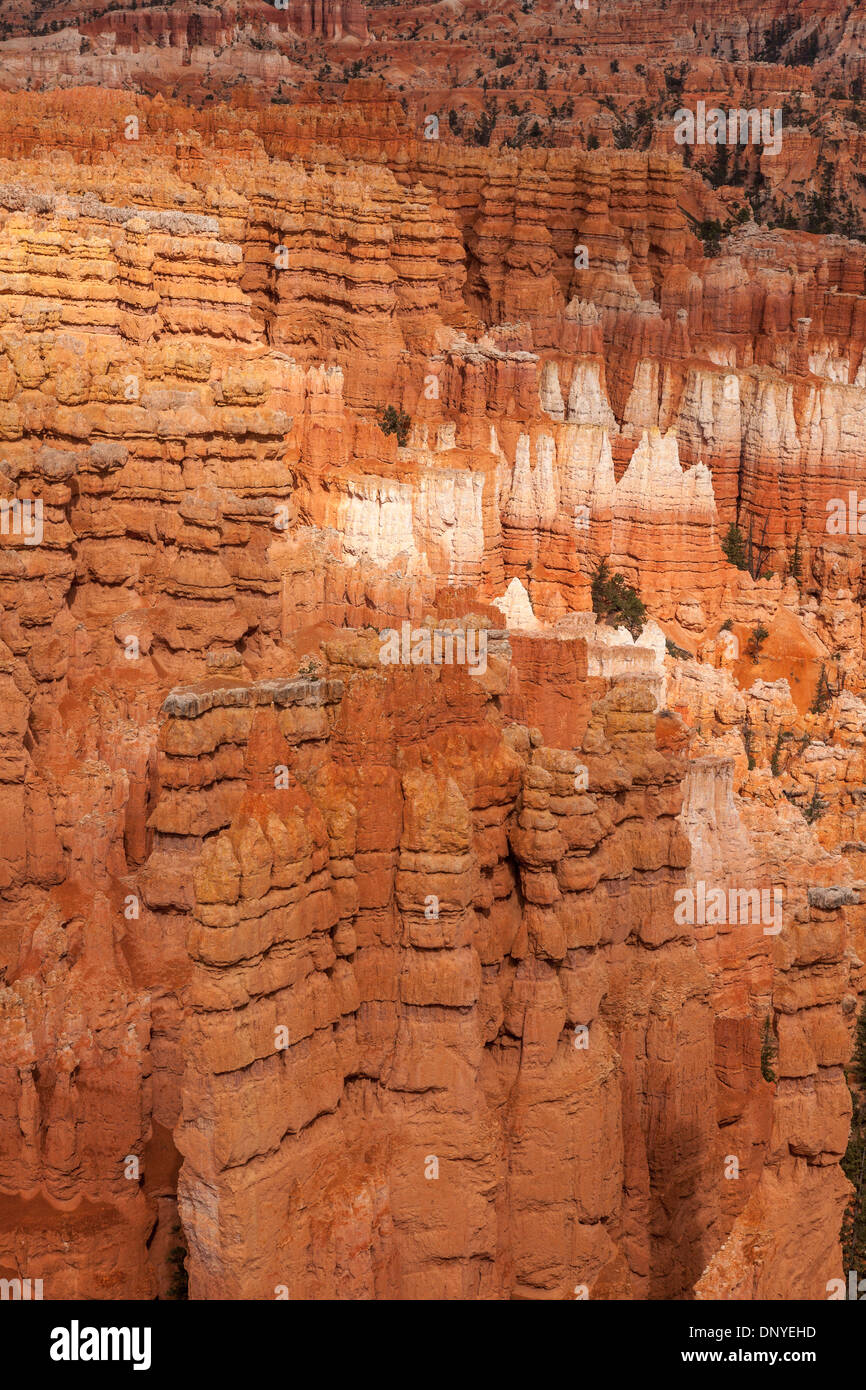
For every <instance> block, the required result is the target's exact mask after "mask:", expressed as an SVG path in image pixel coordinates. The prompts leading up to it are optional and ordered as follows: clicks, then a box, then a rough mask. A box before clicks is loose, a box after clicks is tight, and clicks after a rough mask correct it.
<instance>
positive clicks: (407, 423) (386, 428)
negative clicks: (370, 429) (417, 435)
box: [379, 405, 412, 449]
mask: <svg viewBox="0 0 866 1390" xmlns="http://www.w3.org/2000/svg"><path fill="white" fill-rule="evenodd" d="M411 425H412V420H411V418H410V417H409V416H408V415H407V414H406V412H405V410H400V409H399V408H398V407H397V406H393V405H386V406H385V409H384V410H383V411H382V412H381V414H380V416H379V429H380V430H381V431H382V433H383V434H396V436H397V443H398V444H399V445H400V448H401V449H402V448H403V447H404V445H405V444H406V442H407V441H408V439H409V430H410V428H411Z"/></svg>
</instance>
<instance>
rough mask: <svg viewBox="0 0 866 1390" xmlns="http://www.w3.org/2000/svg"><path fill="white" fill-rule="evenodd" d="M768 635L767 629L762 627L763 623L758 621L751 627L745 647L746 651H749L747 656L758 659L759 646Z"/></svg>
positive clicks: (753, 659) (754, 659) (759, 653)
mask: <svg viewBox="0 0 866 1390" xmlns="http://www.w3.org/2000/svg"><path fill="white" fill-rule="evenodd" d="M769 635H770V633H769V630H768V629H767V628H765V627H764V624H763V623H758V626H757V627H753V628H752V635H751V636H750V638H749V641H748V645H747V647H746V651H747V652H748V653H749V656H750V657H751V658H752V661H757V660H758V659H759V657H760V655H761V648H762V646H763V645H764V643H765V642H766V640H767V638H768V637H769Z"/></svg>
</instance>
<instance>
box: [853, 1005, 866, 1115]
mask: <svg viewBox="0 0 866 1390" xmlns="http://www.w3.org/2000/svg"><path fill="white" fill-rule="evenodd" d="M851 1080H852V1081H853V1082H854V1085H855V1086H859V1087H860V1088H861V1089H863V1090H866V1004H864V1005H863V1007H862V1009H861V1010H860V1017H859V1018H858V1020H857V1027H856V1028H855V1030H854V1051H853V1052H852V1054H851ZM864 1119H866V1115H864Z"/></svg>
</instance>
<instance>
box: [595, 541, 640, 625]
mask: <svg viewBox="0 0 866 1390" xmlns="http://www.w3.org/2000/svg"><path fill="white" fill-rule="evenodd" d="M590 594H591V596H592V607H593V611H594V612H595V614H596V615H597V616H598V617H600V618H602V619H604V621H605V622H607V623H609V624H613V623H614V622H617V623H622V625H623V627H626V628H628V630H629V632H630V633H631V635H632V637H637V636H638V635H639V634H640V632H641V630H642V628H643V625H644V623H645V621H646V606H645V604H644V603H643V601H642V599H641V597H640V595H639V594H638V591H637V589H635V588H634V586H633V585H631V584H627V583H626V579H625V575H623V574H611V573H610V568H609V566H608V562H607V560H606V559H604V557H602V558H601V559H600V560H599V562H598V565H597V567H596V569H595V571H594V573H593V576H592V582H591V585H590Z"/></svg>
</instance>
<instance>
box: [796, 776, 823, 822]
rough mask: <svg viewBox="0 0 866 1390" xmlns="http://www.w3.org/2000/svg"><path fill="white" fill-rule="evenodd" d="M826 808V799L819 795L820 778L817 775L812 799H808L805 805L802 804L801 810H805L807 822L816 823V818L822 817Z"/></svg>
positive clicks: (804, 814)
mask: <svg viewBox="0 0 866 1390" xmlns="http://www.w3.org/2000/svg"><path fill="white" fill-rule="evenodd" d="M826 809H827V803H826V801H825V800H824V798H823V797H822V796H819V794H818V778H817V777H816V778H815V787H814V790H813V792H812V799H811V800H810V801H808V802H807V803H806V805H805V806H801V807H800V810H801V811H802V812H803V819H804V820H805V822H806V824H807V825H814V823H815V821H816V820H820V819H821V817H822V816H823V814H824V812H825V811H826Z"/></svg>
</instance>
